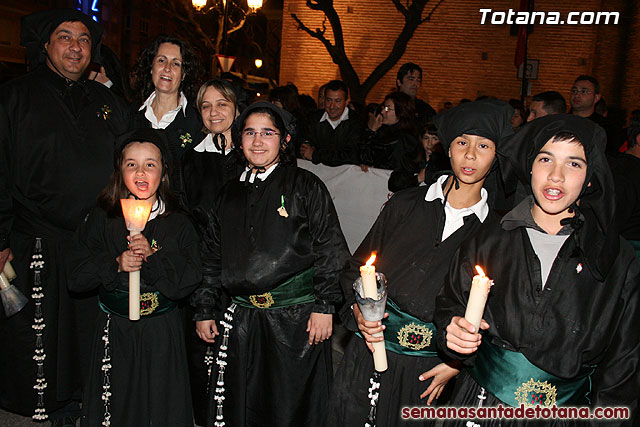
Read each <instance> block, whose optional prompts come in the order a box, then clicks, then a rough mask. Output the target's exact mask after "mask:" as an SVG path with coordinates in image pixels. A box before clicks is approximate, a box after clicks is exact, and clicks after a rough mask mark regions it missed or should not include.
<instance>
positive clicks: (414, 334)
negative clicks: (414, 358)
mask: <svg viewBox="0 0 640 427" xmlns="http://www.w3.org/2000/svg"><path fill="white" fill-rule="evenodd" d="M431 337H433V331H432V330H431V329H429V328H427V327H426V326H424V325H416V324H415V323H414V322H411V323H409V324H408V325H404V326H403V327H402V329H400V330H399V331H398V342H399V343H400V345H401V346H403V347H407V348H410V349H411V350H422V349H423V348H427V347H429V345H430V344H431Z"/></svg>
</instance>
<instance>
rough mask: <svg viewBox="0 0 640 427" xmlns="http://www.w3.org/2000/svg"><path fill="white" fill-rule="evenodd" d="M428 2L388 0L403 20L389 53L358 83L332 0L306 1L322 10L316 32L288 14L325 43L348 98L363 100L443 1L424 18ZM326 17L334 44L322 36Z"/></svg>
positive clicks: (303, 28) (315, 8) (299, 27)
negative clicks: (322, 16)
mask: <svg viewBox="0 0 640 427" xmlns="http://www.w3.org/2000/svg"><path fill="white" fill-rule="evenodd" d="M428 1H429V0H405V1H404V3H406V6H405V5H403V1H402V0H391V2H392V3H393V5H394V6H395V8H396V9H397V10H398V12H400V13H401V14H402V15H403V16H404V21H405V23H404V26H403V28H402V30H401V32H400V34H399V35H398V37H397V38H396V40H395V42H394V44H393V48H392V49H391V52H389V54H388V55H387V57H386V58H385V59H384V60H383V61H382V62H381V63H380V64H378V65H377V66H376V68H375V69H374V70H373V71H372V72H371V74H370V75H369V76H368V77H367V78H366V80H365V81H364V83H360V78H359V77H358V74H357V73H356V71H355V69H354V68H353V65H352V64H351V61H350V60H349V58H348V56H347V54H346V51H345V45H344V34H343V31H342V24H341V22H340V17H339V16H338V13H337V12H336V10H335V8H334V7H333V0H307V2H306V4H307V7H309V9H311V10H317V11H322V12H323V13H324V15H325V21H323V23H322V30H320V29H319V28H318V29H316V31H312V30H311V29H310V28H308V27H307V26H306V25H304V23H303V22H302V21H301V20H300V19H299V18H298V17H297V16H296V15H295V14H292V15H291V16H292V17H293V19H294V20H295V21H296V22H297V23H298V29H301V30H304V31H305V32H306V33H307V34H309V35H310V36H311V37H313V38H315V39H318V40H320V41H321V42H322V43H323V44H324V46H325V48H326V49H327V52H328V53H329V55H330V56H331V59H332V60H333V62H334V63H335V64H337V65H338V67H339V69H340V75H341V76H342V79H343V80H344V82H345V83H346V84H347V86H348V87H349V89H350V91H351V94H352V96H351V98H352V99H353V100H355V101H360V102H364V100H365V98H366V96H367V94H368V93H369V92H370V91H371V89H372V88H373V86H375V84H376V83H377V82H378V81H380V79H381V78H382V77H384V75H385V74H386V73H387V72H388V71H389V70H390V69H391V68H392V67H393V66H394V65H395V64H396V63H397V62H398V61H399V60H400V58H402V55H403V54H404V52H405V51H406V49H407V44H408V43H409V40H411V38H412V37H413V35H414V33H415V31H416V29H417V28H418V27H419V26H420V24H422V23H424V22H426V21H428V20H429V19H431V16H432V15H433V13H434V12H435V10H436V9H437V7H438V6H439V5H440V4H441V3H442V2H443V0H438V3H437V4H436V5H435V6H434V8H433V9H432V10H431V11H430V12H429V13H428V14H427V16H426V17H425V18H424V19H423V18H422V14H423V12H424V9H425V7H426V4H427V2H428ZM434 1H435V0H434ZM327 20H328V21H329V24H330V25H331V29H332V31H333V37H334V43H333V44H331V42H330V41H329V40H328V39H327V38H326V37H325V31H326V25H325V22H326V21H327Z"/></svg>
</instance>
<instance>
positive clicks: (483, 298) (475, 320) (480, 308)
mask: <svg viewBox="0 0 640 427" xmlns="http://www.w3.org/2000/svg"><path fill="white" fill-rule="evenodd" d="M491 285H493V281H492V280H491V279H490V278H488V277H486V276H480V275H475V276H473V281H472V282H471V292H470V293H469V301H468V302H467V310H466V312H465V314H464V318H465V319H466V320H467V321H468V322H469V323H471V324H472V325H473V326H474V327H475V328H476V332H478V331H479V330H480V322H481V321H482V315H483V314H484V307H485V305H486V303H487V298H488V297H489V289H490V288H491Z"/></svg>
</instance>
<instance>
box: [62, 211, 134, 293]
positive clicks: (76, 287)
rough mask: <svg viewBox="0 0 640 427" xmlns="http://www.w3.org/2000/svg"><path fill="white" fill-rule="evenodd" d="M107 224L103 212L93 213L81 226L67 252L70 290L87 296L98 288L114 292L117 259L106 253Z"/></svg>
mask: <svg viewBox="0 0 640 427" xmlns="http://www.w3.org/2000/svg"><path fill="white" fill-rule="evenodd" d="M106 220H107V216H106V214H105V212H104V211H102V210H100V209H95V210H94V211H93V212H91V213H90V214H89V215H88V216H87V218H86V219H85V221H84V222H83V223H82V224H81V225H80V227H79V228H78V231H76V233H75V235H74V238H73V240H72V242H71V243H70V244H69V247H68V249H67V251H66V253H67V265H68V266H69V272H70V273H69V278H68V279H69V281H68V286H69V290H71V291H74V292H87V291H90V290H93V289H96V288H98V287H99V286H101V285H102V286H104V287H105V288H107V289H110V290H113V289H115V288H116V286H117V277H118V262H117V261H116V257H117V256H116V255H114V254H112V253H109V251H108V246H107V242H106V241H105V225H106ZM112 237H113V238H115V236H112ZM123 238H124V236H123Z"/></svg>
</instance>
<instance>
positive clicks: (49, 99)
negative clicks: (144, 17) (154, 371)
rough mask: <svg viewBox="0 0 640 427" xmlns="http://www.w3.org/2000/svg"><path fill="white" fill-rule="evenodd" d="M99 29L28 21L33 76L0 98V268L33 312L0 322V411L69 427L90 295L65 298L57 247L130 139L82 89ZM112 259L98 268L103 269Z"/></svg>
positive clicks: (68, 17) (93, 94) (59, 20)
mask: <svg viewBox="0 0 640 427" xmlns="http://www.w3.org/2000/svg"><path fill="white" fill-rule="evenodd" d="M101 36H102V28H101V27H100V25H99V24H98V23H97V22H95V21H93V20H92V19H91V18H89V17H88V16H86V15H84V14H82V13H80V12H78V11H76V10H72V9H66V10H64V9H60V10H46V11H42V12H38V13H35V14H32V15H29V16H26V17H24V18H23V21H22V30H21V44H22V45H23V46H25V47H26V53H27V59H28V62H29V65H30V69H31V71H30V72H29V73H27V74H26V75H24V76H21V77H18V78H16V79H14V80H12V81H10V82H8V83H6V84H4V85H3V86H1V87H0V267H2V266H4V265H5V262H6V261H12V264H13V266H14V268H15V270H16V273H17V278H16V279H15V280H14V281H13V284H14V285H15V286H16V288H18V289H19V290H20V291H21V292H22V293H23V294H25V295H27V296H28V297H30V302H29V303H28V304H27V305H26V306H25V307H24V308H23V309H22V310H21V311H20V312H19V313H17V314H15V315H14V316H12V317H10V318H6V317H5V316H4V315H1V316H0V343H1V344H0V345H1V346H2V349H3V351H2V352H1V353H2V354H1V355H0V378H2V380H1V381H0V407H2V408H3V409H6V410H9V411H11V412H15V413H18V414H22V415H32V416H33V418H34V420H36V421H43V420H46V419H47V418H50V419H51V423H52V425H54V426H67V425H75V420H76V419H77V416H78V415H79V404H78V402H79V400H80V397H81V393H80V392H81V385H82V378H83V373H84V369H85V368H86V366H85V361H86V360H88V359H89V357H88V356H89V354H88V351H89V349H88V348H87V349H85V348H84V346H83V343H84V342H89V339H88V338H89V337H90V336H91V333H92V332H91V330H92V329H93V321H94V320H95V315H96V312H97V310H98V307H97V304H96V300H95V299H94V297H93V295H71V294H70V293H69V291H68V289H67V277H66V268H65V267H66V266H65V260H64V255H65V249H64V247H65V246H64V245H65V243H66V241H67V240H69V238H70V237H71V236H72V235H73V233H74V231H75V229H76V228H77V227H78V225H79V224H80V223H81V222H82V221H83V220H84V218H85V217H86V216H87V214H88V212H89V211H90V210H91V208H92V207H93V206H94V205H95V200H96V196H97V195H98V193H99V191H100V190H101V189H102V188H103V187H104V186H105V185H106V184H107V182H108V180H109V176H110V173H111V170H112V167H113V166H112V164H113V144H114V141H115V137H116V136H117V135H119V134H121V133H123V132H124V131H125V130H126V124H127V121H128V119H127V117H126V111H127V109H126V108H125V106H124V104H123V103H122V101H121V100H120V99H119V98H118V97H117V96H116V95H114V94H113V93H112V92H111V91H109V89H108V88H106V87H104V86H102V85H101V84H100V83H97V82H95V81H90V80H87V79H86V77H85V72H86V71H87V67H88V66H89V64H90V63H91V61H92V58H93V59H94V58H95V57H96V55H98V53H99V47H100V38H101ZM110 261H113V260H107V259H105V263H108V262H110Z"/></svg>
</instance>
